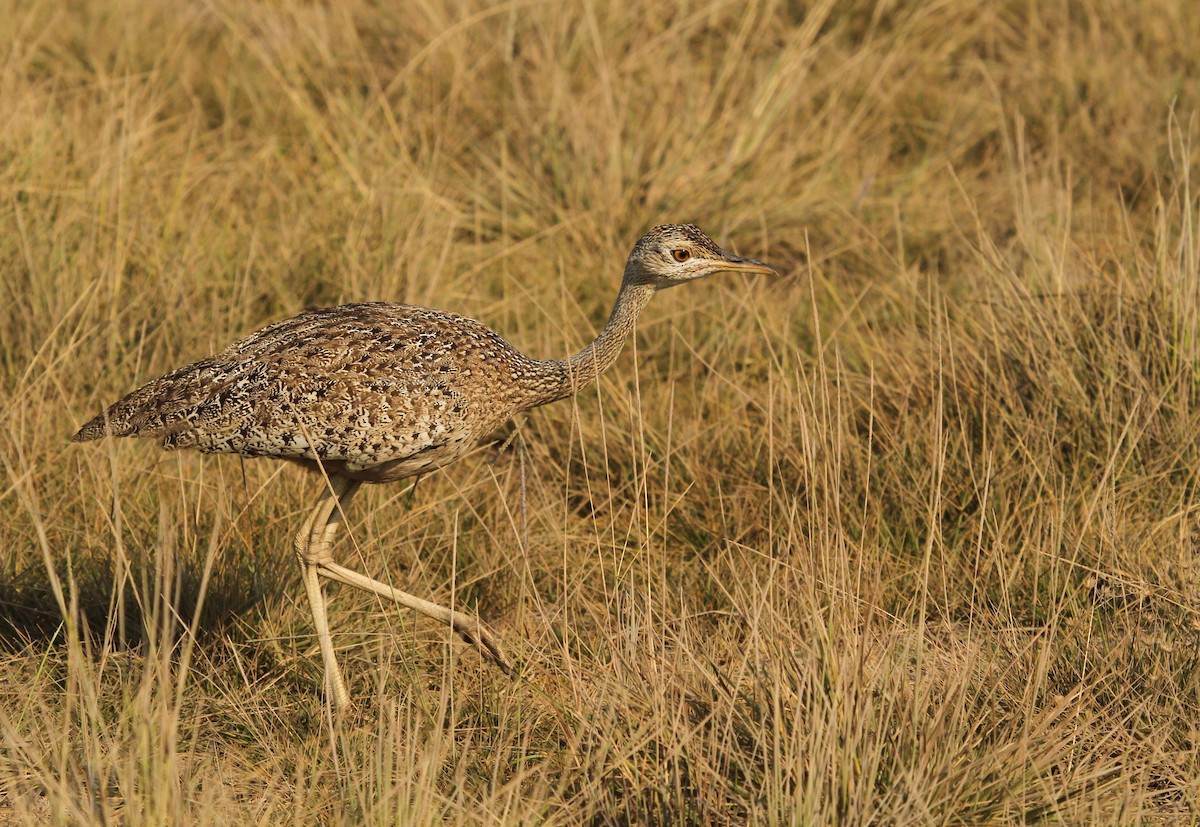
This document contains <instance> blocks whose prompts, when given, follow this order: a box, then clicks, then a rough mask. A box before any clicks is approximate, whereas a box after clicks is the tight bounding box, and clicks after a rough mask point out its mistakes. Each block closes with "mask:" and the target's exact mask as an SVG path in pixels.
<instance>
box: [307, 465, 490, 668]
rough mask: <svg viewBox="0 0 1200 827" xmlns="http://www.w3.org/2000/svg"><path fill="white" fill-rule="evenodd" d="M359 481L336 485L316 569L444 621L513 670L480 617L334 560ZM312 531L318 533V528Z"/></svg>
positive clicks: (315, 552)
mask: <svg viewBox="0 0 1200 827" xmlns="http://www.w3.org/2000/svg"><path fill="white" fill-rule="evenodd" d="M360 485H361V483H357V482H351V483H348V484H346V485H345V486H344V487H342V488H338V489H336V490H337V491H338V496H339V501H338V507H337V509H335V510H334V511H333V512H332V513H331V514H330V515H329V518H328V521H327V525H326V526H325V530H324V534H323V537H322V545H321V547H320V549H313V550H312V552H310V555H311V559H312V560H314V561H315V562H316V564H317V570H318V571H319V572H320V573H321V574H323V575H324V576H325V577H328V578H329V579H330V580H335V581H337V582H338V583H343V584H345V585H347V586H354V587H355V588H359V589H363V590H364V591H368V592H371V593H372V594H376V595H379V596H380V597H382V598H384V599H385V600H392V601H394V602H396V603H399V604H400V605H401V606H404V607H405V608H408V609H412V610H414V611H417V612H420V613H421V614H423V615H425V616H426V617H431V618H433V619H434V620H438V621H441V622H442V623H445V624H446V625H447V626H449V627H450V628H451V629H453V630H454V631H455V632H457V633H458V635H459V636H460V637H461V638H462V639H463V640H465V641H466V642H467V643H469V644H471V645H472V646H474V647H475V648H477V649H478V650H479V653H480V654H481V655H484V656H485V657H488V658H490V659H491V660H492V662H493V663H495V664H496V665H497V666H499V667H500V669H501V670H502V671H503V672H504V673H505V674H512V673H513V666H512V663H511V662H510V661H509V659H508V656H507V655H505V653H504V649H503V648H502V647H501V646H500V642H499V641H498V640H496V638H495V636H494V635H492V633H491V632H489V631H488V630H487V629H486V628H485V627H484V625H483V624H482V623H480V622H479V621H478V620H477V619H475V618H473V617H470V616H469V615H465V614H463V613H462V612H456V611H454V610H453V609H448V608H446V607H445V606H439V605H437V604H436V603H431V602H430V601H428V600H423V599H421V598H420V597H416V596H414V595H411V594H409V593H408V592H402V591H400V590H399V589H396V588H393V587H391V586H389V585H387V584H386V583H381V582H380V581H378V580H375V579H374V578H371V577H367V576H366V575H364V574H359V573H358V572H356V571H353V570H351V569H348V568H346V567H345V566H341V565H338V564H337V563H335V562H334V561H333V555H332V554H331V553H330V551H329V549H330V547H331V545H332V543H333V535H334V533H335V532H336V530H337V525H338V523H339V522H341V519H342V515H343V514H344V513H345V510H346V506H347V505H349V503H350V500H351V498H352V497H353V496H354V494H355V493H356V492H357V491H358V489H359V486H360ZM313 534H314V537H315V536H316V531H315V528H314V532H313Z"/></svg>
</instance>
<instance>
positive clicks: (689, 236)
mask: <svg viewBox="0 0 1200 827" xmlns="http://www.w3.org/2000/svg"><path fill="white" fill-rule="evenodd" d="M714 273H759V274H763V275H771V276H776V275H779V274H778V273H777V272H776V271H775V269H774V268H773V267H771V266H770V265H767V264H763V263H762V262H761V261H755V260H754V259H752V258H742V257H741V256H735V255H734V254H733V253H728V252H726V251H724V250H722V249H721V248H720V247H718V246H717V245H716V244H715V243H714V242H713V240H712V239H711V238H709V237H708V236H706V235H705V234H704V233H703V232H701V231H700V228H699V227H697V226H695V225H694V224H661V225H659V226H658V227H655V228H654V229H652V230H651V231H650V232H648V233H646V234H645V235H644V236H642V237H641V239H640V240H639V241H638V243H637V244H636V245H634V248H633V252H632V253H630V254H629V262H628V263H627V264H626V265H625V283H626V284H645V285H651V286H653V287H654V288H655V289H656V290H663V289H665V288H667V287H674V286H675V285H677V284H683V283H684V282H688V281H693V280H695V279H702V278H704V277H705V276H711V275H713V274H714Z"/></svg>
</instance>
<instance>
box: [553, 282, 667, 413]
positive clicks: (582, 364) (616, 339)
mask: <svg viewBox="0 0 1200 827" xmlns="http://www.w3.org/2000/svg"><path fill="white" fill-rule="evenodd" d="M653 296H654V288H653V287H652V286H650V285H647V284H629V283H625V284H623V285H622V286H621V292H620V293H618V294H617V301H616V303H615V304H614V305H613V309H612V313H610V314H609V317H608V322H607V323H606V324H605V325H604V329H603V330H601V331H600V335H598V336H597V337H596V338H595V339H594V340H593V341H592V343H591V344H590V345H588V346H587V347H585V348H584V349H583V350H581V351H579V352H578V353H576V354H575V355H574V356H572V357H571V358H569V359H567V360H565V361H563V362H561V363H560V364H561V365H562V367H563V369H564V376H563V384H562V386H561V388H560V390H559V392H558V394H557V395H556V396H555V398H556V399H562V398H564V397H567V396H571V395H572V394H575V393H578V392H579V391H580V390H582V389H584V388H586V387H588V386H589V385H591V384H593V383H594V382H595V381H596V379H597V378H598V377H599V376H600V374H601V373H603V372H604V371H606V370H608V369H609V368H610V367H612V364H613V362H615V361H617V357H618V356H619V355H620V354H621V348H622V347H623V346H624V344H625V340H626V339H628V338H629V334H630V333H631V332H632V331H633V325H634V322H636V321H637V317H638V315H639V314H640V313H641V312H642V310H643V309H644V308H645V307H646V304H647V303H649V301H650V299H651V298H653Z"/></svg>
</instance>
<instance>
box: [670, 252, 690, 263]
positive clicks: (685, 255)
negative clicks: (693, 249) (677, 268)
mask: <svg viewBox="0 0 1200 827" xmlns="http://www.w3.org/2000/svg"><path fill="white" fill-rule="evenodd" d="M691 257H692V254H691V253H689V252H688V251H687V250H672V251H671V258H673V259H675V260H676V261H678V262H679V263H680V264H682V263H683V262H685V261H687V260H688V259H689V258H691Z"/></svg>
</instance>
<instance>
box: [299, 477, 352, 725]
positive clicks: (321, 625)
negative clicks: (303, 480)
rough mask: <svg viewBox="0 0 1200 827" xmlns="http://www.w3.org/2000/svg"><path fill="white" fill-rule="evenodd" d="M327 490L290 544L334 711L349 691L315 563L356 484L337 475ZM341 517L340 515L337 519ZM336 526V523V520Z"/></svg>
mask: <svg viewBox="0 0 1200 827" xmlns="http://www.w3.org/2000/svg"><path fill="white" fill-rule="evenodd" d="M329 482H330V489H331V490H330V491H329V492H327V493H326V494H325V496H324V497H323V498H322V499H321V501H320V502H319V503H317V506H316V507H315V508H314V509H313V510H312V513H310V514H309V515H308V519H307V520H305V521H304V526H303V527H302V528H301V529H300V531H298V532H297V533H296V537H295V539H294V540H293V545H294V547H295V550H296V558H297V559H298V560H299V561H300V569H301V573H302V576H303V579H304V590H305V591H306V592H307V593H308V604H309V607H310V608H311V609H312V615H313V627H314V628H315V630H316V633H317V642H318V644H320V647H321V657H322V659H323V660H324V661H325V687H326V689H327V690H328V691H329V693H330V696H331V698H332V700H333V706H334V708H335V709H337V710H339V711H340V710H343V709H345V708H347V707H348V706H350V693H349V692H348V691H347V690H346V683H345V681H343V680H342V672H341V670H340V669H339V668H338V663H337V655H336V654H335V653H334V651H333V637H332V636H331V635H330V634H329V618H328V616H327V615H326V613H325V596H324V594H322V592H321V579H320V576H319V569H318V566H319V564H320V562H321V560H322V558H325V559H328V558H329V542H328V541H329V540H330V539H332V531H330V530H329V529H332V528H333V526H329V525H328V524H329V522H330V517H331V515H332V514H333V513H334V510H335V509H336V508H337V507H338V505H339V502H340V501H341V500H342V499H343V497H345V499H346V500H347V501H348V500H349V498H350V496H353V494H354V491H356V490H357V489H358V483H354V482H350V481H349V480H344V479H341V478H338V477H332V478H330V480H329ZM339 519H340V518H339ZM335 525H336V523H335Z"/></svg>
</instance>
